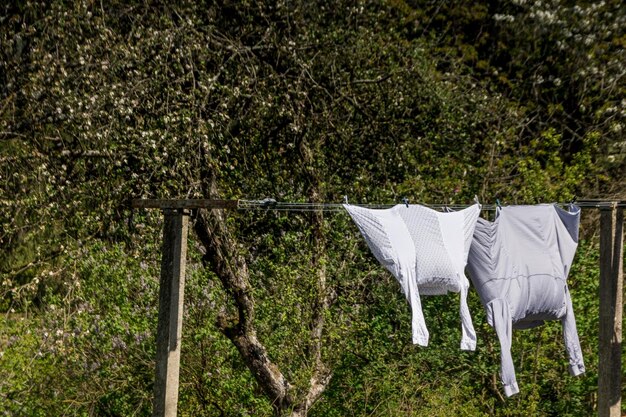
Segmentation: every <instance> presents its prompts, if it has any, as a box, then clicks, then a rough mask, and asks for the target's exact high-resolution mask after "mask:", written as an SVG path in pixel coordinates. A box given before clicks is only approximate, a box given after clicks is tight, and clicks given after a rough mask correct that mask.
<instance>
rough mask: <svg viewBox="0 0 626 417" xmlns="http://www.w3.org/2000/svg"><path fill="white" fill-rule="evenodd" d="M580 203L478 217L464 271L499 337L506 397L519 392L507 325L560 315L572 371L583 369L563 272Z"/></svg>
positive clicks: (529, 324)
mask: <svg viewBox="0 0 626 417" xmlns="http://www.w3.org/2000/svg"><path fill="white" fill-rule="evenodd" d="M579 222H580V208H579V207H577V206H574V205H571V206H570V210H569V211H566V210H563V209H561V208H559V207H557V206H556V205H554V204H550V205H548V204H540V205H535V206H509V207H503V208H497V210H496V219H495V221H493V222H489V221H487V220H484V219H482V218H479V219H478V222H477V225H476V229H475V231H474V240H473V242H472V247H471V250H470V254H469V260H468V265H467V268H468V272H469V274H470V279H471V280H472V283H473V284H474V287H475V288H476V291H477V292H478V294H479V296H480V299H481V301H482V304H483V306H484V307H485V311H486V313H487V321H488V322H489V324H490V325H491V326H492V327H494V328H495V330H496V333H497V335H498V339H499V341H500V354H501V379H502V383H503V384H504V391H505V393H506V395H507V396H511V395H514V394H516V393H518V392H519V389H518V386H517V381H516V378H515V369H514V367H513V360H512V358H511V339H512V329H527V328H531V327H535V326H539V325H541V324H543V323H544V320H557V319H560V320H561V322H562V325H563V337H564V340H565V346H566V348H567V352H568V354H569V364H570V366H569V369H570V373H571V374H572V375H579V374H581V373H583V372H585V365H584V363H583V357H582V353H581V350H580V342H579V341H578V332H577V330H576V320H575V318H574V311H573V310H572V300H571V298H570V294H569V290H568V288H567V282H566V280H567V275H568V274H569V270H570V267H571V265H572V260H573V259H574V254H575V252H576V247H577V246H578V225H579Z"/></svg>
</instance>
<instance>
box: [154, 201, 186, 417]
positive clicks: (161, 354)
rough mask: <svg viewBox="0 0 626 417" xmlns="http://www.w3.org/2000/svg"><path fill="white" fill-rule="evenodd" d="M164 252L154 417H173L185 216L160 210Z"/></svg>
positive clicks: (181, 316) (180, 316)
mask: <svg viewBox="0 0 626 417" xmlns="http://www.w3.org/2000/svg"><path fill="white" fill-rule="evenodd" d="M163 213H164V214H165V223H164V225H163V252H162V259H161V280H160V284H159V285H160V287H159V323H158V327H157V352H156V380H155V385H154V408H153V412H152V415H153V417H175V416H176V409H177V405H178V372H179V366H180V342H181V333H182V328H183V298H184V290H185V262H186V257H187V229H188V219H189V216H188V214H189V213H188V212H183V211H182V210H171V209H166V210H163Z"/></svg>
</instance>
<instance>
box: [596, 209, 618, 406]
mask: <svg viewBox="0 0 626 417" xmlns="http://www.w3.org/2000/svg"><path fill="white" fill-rule="evenodd" d="M623 224H624V212H623V209H622V208H618V207H617V205H616V204H613V205H612V206H602V207H600V335H599V349H598V354H599V356H600V357H599V364H598V416H599V417H619V416H621V411H620V408H621V389H622V386H621V373H622V366H621V353H622V310H623V302H622V291H623V270H622V267H623V265H622V264H623V256H624V239H623Z"/></svg>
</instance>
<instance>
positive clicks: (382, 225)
mask: <svg viewBox="0 0 626 417" xmlns="http://www.w3.org/2000/svg"><path fill="white" fill-rule="evenodd" d="M343 206H344V207H345V209H346V210H347V211H348V213H349V214H350V216H351V217H352V219H353V220H354V222H355V223H356V225H357V226H358V228H359V230H360V231H361V234H362V235H363V237H364V238H365V241H366V242H367V244H368V246H369V248H370V249H371V251H372V253H373V254H374V256H375V257H376V259H377V260H378V261H379V262H380V263H381V264H383V265H384V266H385V267H386V268H387V269H388V270H389V272H391V273H392V274H393V276H394V277H395V278H396V279H397V280H398V282H399V283H400V286H401V287H402V291H403V292H404V294H405V296H406V298H407V300H408V302H409V304H410V306H411V314H412V323H411V324H412V333H413V334H412V339H413V343H415V344H419V345H422V346H427V345H428V339H429V333H428V329H427V328H426V323H425V321H424V315H423V313H422V305H421V300H420V294H421V295H440V294H446V293H448V292H460V293H461V302H460V315H461V324H462V327H461V328H462V337H461V349H464V350H474V349H475V348H476V333H475V331H474V326H473V325H472V319H471V316H470V313H469V309H468V307H467V290H468V288H469V281H468V279H467V277H466V276H465V274H464V269H465V264H466V263H467V257H468V254H469V250H470V246H471V242H472V235H473V232H474V226H475V225H476V220H477V219H478V215H479V213H480V205H478V204H475V205H473V206H470V207H468V208H466V209H464V210H460V211H456V212H451V213H442V212H438V211H435V210H432V209H430V208H428V207H423V206H419V205H408V204H407V205H403V204H398V205H396V206H394V207H392V208H390V209H367V208H364V207H358V206H353V205H349V204H344V205H343Z"/></svg>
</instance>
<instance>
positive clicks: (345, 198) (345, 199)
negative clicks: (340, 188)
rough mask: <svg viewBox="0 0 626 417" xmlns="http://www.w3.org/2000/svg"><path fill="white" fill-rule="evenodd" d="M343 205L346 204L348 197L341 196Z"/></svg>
mask: <svg viewBox="0 0 626 417" xmlns="http://www.w3.org/2000/svg"><path fill="white" fill-rule="evenodd" d="M343 204H348V196H347V195H344V196H343Z"/></svg>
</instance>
